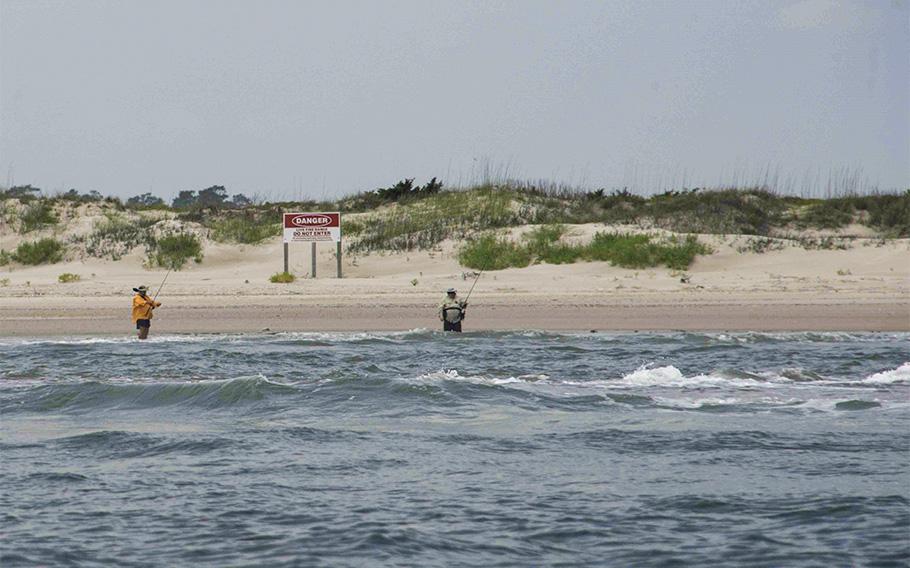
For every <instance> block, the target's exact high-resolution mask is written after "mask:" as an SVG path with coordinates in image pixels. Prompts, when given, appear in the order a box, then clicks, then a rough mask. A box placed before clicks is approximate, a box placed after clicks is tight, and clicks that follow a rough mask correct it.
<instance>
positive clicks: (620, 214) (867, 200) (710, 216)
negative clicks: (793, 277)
mask: <svg viewBox="0 0 910 568" xmlns="http://www.w3.org/2000/svg"><path fill="white" fill-rule="evenodd" d="M301 210H311V211H312V210H317V211H318V210H322V211H340V212H342V213H343V214H344V215H343V220H342V234H343V235H344V238H345V248H346V250H347V252H348V254H354V255H358V254H360V255H362V254H370V253H373V252H386V251H389V252H396V251H413V250H432V249H434V248H436V247H438V246H440V244H441V243H442V242H444V241H447V240H448V241H454V242H455V243H456V250H457V254H458V259H459V261H460V262H461V264H462V265H464V266H466V267H469V268H475V269H478V268H487V269H488V270H495V269H499V268H506V267H520V266H527V265H528V264H531V263H551V264H565V263H572V262H579V261H607V262H611V263H613V264H614V265H616V266H624V267H630V268H641V267H646V266H666V267H668V268H671V269H683V268H685V267H687V266H689V265H690V264H691V262H692V261H693V260H694V258H696V257H697V255H700V254H708V253H709V252H710V251H709V249H708V247H706V246H705V245H703V244H701V243H700V242H699V241H698V238H697V236H696V235H718V234H721V235H745V236H747V240H746V243H745V244H741V245H740V246H739V247H738V249H737V250H740V252H743V253H746V252H752V253H762V252H768V251H773V250H777V249H778V248H780V247H781V246H783V244H782V243H784V242H789V241H794V242H796V243H797V244H798V245H799V246H803V247H804V248H840V247H842V246H844V244H843V237H842V236H840V233H838V231H840V230H843V229H845V228H847V227H855V226H859V227H865V229H866V230H867V231H871V232H872V233H873V234H874V235H875V236H876V237H877V238H880V239H889V238H906V237H910V190H908V191H903V192H890V193H868V194H851V193H845V194H844V195H839V196H835V197H830V198H817V197H811V198H810V197H800V196H792V195H784V194H780V193H777V192H775V191H774V190H773V188H770V187H767V186H756V187H727V188H716V189H683V190H679V191H666V192H662V193H659V194H655V195H650V196H645V195H638V194H635V193H632V192H629V191H626V190H616V191H607V190H604V189H598V190H596V191H582V190H572V189H567V188H565V187H563V186H558V185H553V184H545V183H543V184H541V183H530V182H515V181H501V182H497V183H480V184H476V185H474V186H472V187H469V188H460V189H446V188H444V187H443V184H442V182H440V181H438V180H437V179H435V178H434V179H432V180H430V181H429V182H427V183H426V184H424V185H418V184H415V183H414V180H413V179H405V180H402V181H400V182H398V183H396V184H395V185H393V186H390V187H387V188H379V189H376V190H372V191H366V192H362V193H358V194H355V195H351V196H347V197H344V198H341V199H338V200H336V201H284V202H265V201H263V200H260V199H252V198H248V197H246V196H244V195H242V194H235V195H233V196H231V195H229V193H228V192H227V190H226V189H225V188H224V187H222V186H212V187H209V188H206V189H203V190H200V191H198V192H197V191H181V192H180V193H179V194H178V196H177V197H176V198H175V199H174V200H173V201H172V202H171V203H170V204H167V203H165V202H164V200H163V199H161V198H159V197H156V196H154V195H151V194H149V193H146V194H142V195H137V196H135V197H132V198H130V199H128V200H126V202H123V201H121V200H120V199H118V198H113V197H103V196H101V195H100V194H98V193H97V192H89V193H85V194H82V193H79V192H78V191H76V190H70V191H68V192H66V193H62V194H58V195H51V196H49V195H44V194H43V193H42V192H41V191H40V190H39V189H37V188H34V187H32V186H17V187H13V188H9V189H2V190H0V233H2V234H7V235H10V236H11V237H13V236H16V238H17V240H19V241H20V242H19V244H18V245H17V246H16V248H15V249H10V250H2V249H0V264H13V263H19V264H41V263H54V262H59V261H61V260H64V259H73V258H87V257H92V258H106V259H110V260H119V259H122V258H123V257H125V256H126V255H129V254H133V253H135V252H137V251H138V252H139V253H140V255H141V256H142V257H143V258H144V259H145V261H144V263H145V264H146V265H148V266H167V267H169V268H174V269H180V268H182V267H184V266H185V265H186V263H187V262H188V261H189V260H194V261H196V262H201V261H202V259H203V256H204V249H205V246H206V243H208V242H220V243H235V244H242V245H256V244H260V243H264V242H268V241H270V240H273V239H276V238H278V237H279V236H280V234H281V214H282V212H283V211H301ZM81 217H91V218H93V219H94V221H93V222H92V223H91V226H90V229H89V230H87V231H82V232H79V233H72V232H67V231H65V230H64V228H63V227H64V226H65V225H67V223H68V222H70V221H72V220H74V219H78V218H81ZM591 223H594V224H603V229H599V230H597V232H596V234H594V235H593V237H590V238H589V240H588V241H587V242H577V239H572V238H567V237H570V236H571V235H570V234H569V233H570V231H569V230H568V228H567V227H568V226H571V225H580V224H591ZM525 226H533V227H532V228H531V229H530V230H527V231H524V232H523V234H524V236H522V237H513V236H511V232H512V230H513V229H516V228H520V227H525ZM32 235H35V236H34V237H32Z"/></svg>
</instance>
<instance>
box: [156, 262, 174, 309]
mask: <svg viewBox="0 0 910 568" xmlns="http://www.w3.org/2000/svg"><path fill="white" fill-rule="evenodd" d="M171 270H172V269H171V268H168V269H167V274H165V275H164V280H162V281H161V284H159V285H158V291H157V292H155V296H154V297H153V298H152V301H153V302H154V301H155V300H157V299H158V294H160V293H161V289H162V288H164V283H165V282H167V277H168V276H170V275H171Z"/></svg>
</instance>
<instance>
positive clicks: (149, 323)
mask: <svg viewBox="0 0 910 568" xmlns="http://www.w3.org/2000/svg"><path fill="white" fill-rule="evenodd" d="M140 327H152V320H136V329H139V328H140Z"/></svg>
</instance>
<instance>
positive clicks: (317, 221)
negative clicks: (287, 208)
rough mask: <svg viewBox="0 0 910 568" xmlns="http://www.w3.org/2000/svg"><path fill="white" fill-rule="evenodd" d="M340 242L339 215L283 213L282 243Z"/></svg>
mask: <svg viewBox="0 0 910 568" xmlns="http://www.w3.org/2000/svg"><path fill="white" fill-rule="evenodd" d="M317 241H331V242H336V243H337V242H340V241H341V213H285V214H284V242H286V243H305V242H317Z"/></svg>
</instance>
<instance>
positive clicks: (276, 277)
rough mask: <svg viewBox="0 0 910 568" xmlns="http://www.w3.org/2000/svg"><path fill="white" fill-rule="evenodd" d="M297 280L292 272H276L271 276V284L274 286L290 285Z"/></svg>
mask: <svg viewBox="0 0 910 568" xmlns="http://www.w3.org/2000/svg"><path fill="white" fill-rule="evenodd" d="M296 279H297V278H296V277H295V276H294V275H293V274H291V273H290V272H276V273H275V274H272V275H271V276H269V282H271V283H273V284H290V283H291V282H293V281H294V280H296Z"/></svg>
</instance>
